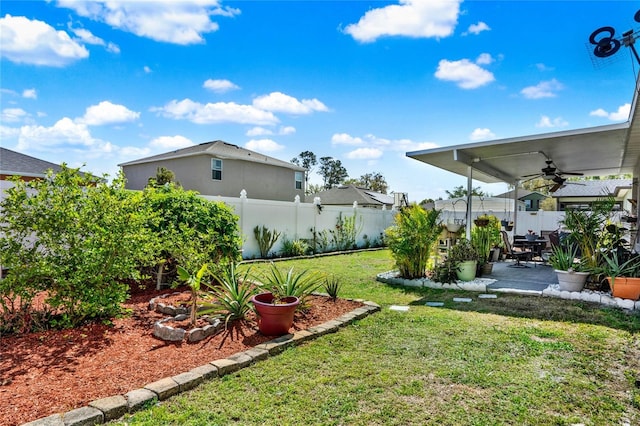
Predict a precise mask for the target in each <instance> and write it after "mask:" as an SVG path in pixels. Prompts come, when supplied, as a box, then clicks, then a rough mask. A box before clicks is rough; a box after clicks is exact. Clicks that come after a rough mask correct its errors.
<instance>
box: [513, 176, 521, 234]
mask: <svg viewBox="0 0 640 426" xmlns="http://www.w3.org/2000/svg"><path fill="white" fill-rule="evenodd" d="M514 186H515V190H514V191H513V235H516V231H517V229H518V187H519V186H520V181H519V180H517V181H516V182H515V185H514Z"/></svg>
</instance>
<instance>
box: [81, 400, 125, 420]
mask: <svg viewBox="0 0 640 426" xmlns="http://www.w3.org/2000/svg"><path fill="white" fill-rule="evenodd" d="M89 407H93V408H97V409H98V410H100V411H102V413H103V414H104V421H105V422H108V421H109V420H113V419H117V418H119V417H122V416H124V415H125V414H126V413H127V411H128V407H127V399H126V398H125V397H124V396H122V395H115V396H109V397H107V398H102V399H98V400H96V401H91V402H90V403H89Z"/></svg>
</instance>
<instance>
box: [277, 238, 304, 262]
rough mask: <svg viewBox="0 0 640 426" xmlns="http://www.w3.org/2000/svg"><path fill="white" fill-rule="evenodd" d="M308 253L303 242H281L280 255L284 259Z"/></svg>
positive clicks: (284, 240)
mask: <svg viewBox="0 0 640 426" xmlns="http://www.w3.org/2000/svg"><path fill="white" fill-rule="evenodd" d="M308 252H309V245H308V244H307V242H306V241H305V240H299V239H298V240H289V239H287V238H285V239H283V240H282V253H281V254H282V255H283V256H284V257H294V256H303V255H305V254H307V253H308Z"/></svg>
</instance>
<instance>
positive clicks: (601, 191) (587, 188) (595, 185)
mask: <svg viewBox="0 0 640 426" xmlns="http://www.w3.org/2000/svg"><path fill="white" fill-rule="evenodd" d="M567 184H568V185H566V186H565V187H563V188H560V189H558V190H557V191H556V192H554V193H553V197H554V198H565V197H603V196H605V195H609V194H611V195H616V194H617V193H618V192H619V191H620V190H622V189H629V188H631V185H632V182H631V179H602V180H585V181H580V182H576V183H575V184H571V182H570V181H567Z"/></svg>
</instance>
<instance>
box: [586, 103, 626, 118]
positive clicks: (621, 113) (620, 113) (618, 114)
mask: <svg viewBox="0 0 640 426" xmlns="http://www.w3.org/2000/svg"><path fill="white" fill-rule="evenodd" d="M630 113H631V104H624V105H621V106H620V107H618V110H617V111H615V112H607V111H605V110H604V109H602V108H598V109H597V110H595V111H591V112H590V113H589V115H591V116H594V117H603V118H608V119H609V120H611V121H626V120H628V119H629V114H630Z"/></svg>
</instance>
